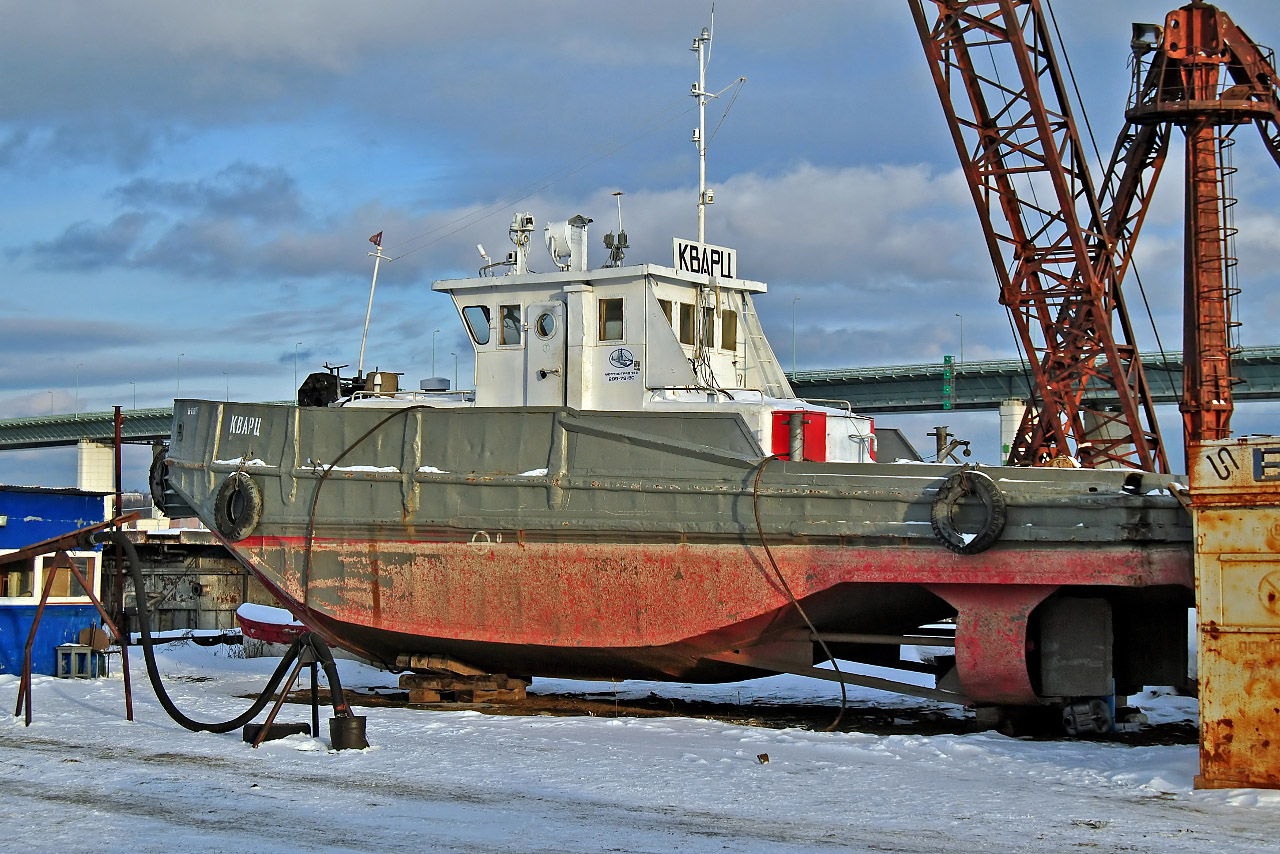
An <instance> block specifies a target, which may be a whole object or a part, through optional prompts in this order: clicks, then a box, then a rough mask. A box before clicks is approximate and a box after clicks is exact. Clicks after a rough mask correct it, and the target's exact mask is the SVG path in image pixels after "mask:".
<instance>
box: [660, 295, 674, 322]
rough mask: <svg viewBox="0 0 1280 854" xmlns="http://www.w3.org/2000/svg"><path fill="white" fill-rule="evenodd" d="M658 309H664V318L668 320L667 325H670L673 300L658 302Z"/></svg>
mask: <svg viewBox="0 0 1280 854" xmlns="http://www.w3.org/2000/svg"><path fill="white" fill-rule="evenodd" d="M658 308H660V309H662V314H663V316H664V317H666V318H667V323H670V322H671V300H669V299H660V300H658Z"/></svg>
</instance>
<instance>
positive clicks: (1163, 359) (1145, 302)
mask: <svg viewBox="0 0 1280 854" xmlns="http://www.w3.org/2000/svg"><path fill="white" fill-rule="evenodd" d="M1044 5H1045V8H1046V9H1048V10H1049V20H1050V21H1051V22H1052V23H1053V32H1054V35H1055V36H1056V37H1057V39H1058V45H1059V47H1061V48H1062V58H1063V59H1064V60H1065V61H1066V63H1067V76H1068V77H1070V78H1071V88H1072V89H1073V90H1075V93H1076V102H1077V103H1079V105H1080V115H1081V117H1083V118H1084V128H1085V131H1086V132H1087V133H1088V134H1089V144H1090V145H1092V146H1093V156H1094V157H1096V158H1097V162H1098V165H1099V166H1101V165H1102V152H1101V151H1100V150H1099V149H1098V140H1097V139H1096V138H1095V137H1094V134H1093V124H1092V123H1091V122H1090V121H1089V111H1088V110H1086V109H1085V106H1084V98H1083V97H1082V96H1081V94H1080V85H1079V83H1078V82H1077V81H1076V72H1075V69H1074V68H1072V66H1071V54H1069V53H1068V52H1067V45H1066V42H1065V41H1063V39H1062V30H1060V29H1059V28H1058V16H1057V15H1055V14H1054V13H1053V0H1044ZM1108 174H1110V173H1108ZM1104 177H1105V176H1104ZM1098 201H1099V205H1101V201H1102V200H1101V199H1099V200H1098ZM1098 213H1099V215H1101V214H1102V211H1101V210H1099V211H1098ZM1098 226H1099V229H1105V227H1106V226H1105V224H1104V223H1101V222H1099V223H1098ZM1107 249H1108V251H1110V247H1107ZM1129 266H1130V267H1132V268H1133V278H1134V280H1135V281H1136V282H1137V283H1138V293H1139V295H1141V297H1142V306H1143V308H1144V309H1145V310H1146V312H1147V322H1148V323H1150V324H1151V334H1152V335H1153V336H1155V339H1156V348H1157V349H1158V350H1159V351H1160V363H1161V365H1162V366H1163V367H1164V370H1165V373H1166V374H1167V375H1168V377H1169V384H1170V386H1171V387H1172V386H1173V367H1172V366H1171V365H1170V364H1169V356H1168V355H1167V354H1166V353H1165V350H1164V343H1163V342H1162V341H1161V340H1160V330H1159V328H1157V326H1156V318H1155V314H1154V313H1153V312H1152V310H1151V301H1150V300H1149V299H1148V298H1147V289H1146V287H1145V286H1143V284H1142V274H1141V273H1139V272H1138V262H1137V260H1136V259H1133V258H1130V260H1129ZM1184 370H1185V365H1184Z"/></svg>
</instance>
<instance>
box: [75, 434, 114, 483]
mask: <svg viewBox="0 0 1280 854" xmlns="http://www.w3.org/2000/svg"><path fill="white" fill-rule="evenodd" d="M76 487H77V488H78V489H87V490H89V491H90V492H108V493H111V494H115V491H116V454H115V448H114V447H113V446H111V445H105V444H103V443H101V442H94V441H92V440H90V439H81V440H80V441H79V442H78V443H77V444H76Z"/></svg>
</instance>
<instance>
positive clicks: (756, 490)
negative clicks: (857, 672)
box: [751, 454, 849, 732]
mask: <svg viewBox="0 0 1280 854" xmlns="http://www.w3.org/2000/svg"><path fill="white" fill-rule="evenodd" d="M776 459H778V455H777V454H774V455H772V456H768V457H765V458H764V459H763V460H761V461H760V467H759V468H758V469H756V477H755V482H754V484H752V487H751V508H752V510H753V511H754V512H755V516H756V534H757V536H759V537H760V545H762V546H764V553H765V555H766V556H768V558H769V566H771V567H772V568H773V574H774V575H775V576H777V578H778V583H779V584H780V585H782V589H783V590H784V591H785V592H786V594H787V597H788V598H789V599H790V600H791V604H792V605H794V606H795V609H796V611H798V612H799V613H800V616H801V617H802V618H804V622H805V625H807V626H808V627H809V631H810V632H811V633H812V634H813V637H815V638H816V639H817V641H818V644H819V645H820V646H821V647H822V651H823V652H824V653H826V656H827V660H828V661H830V662H831V668H832V669H833V670H835V672H836V675H838V676H843V675H844V674H843V673H842V672H841V670H840V665H839V664H837V663H836V657H835V655H833V654H832V652H831V649H830V647H828V646H827V642H826V641H825V640H823V639H822V635H820V634H819V633H818V629H817V627H816V626H814V624H813V621H812V620H810V619H809V615H808V614H807V613H805V610H804V608H803V607H802V606H801V605H800V600H799V599H797V598H796V595H795V594H794V593H792V592H791V585H790V584H788V583H787V579H786V578H785V577H784V576H783V574H782V571H781V570H780V569H778V562H777V561H776V560H774V559H773V550H772V549H770V548H769V541H768V540H767V539H765V536H764V526H763V525H761V524H760V476H761V475H763V474H764V470H765V467H766V466H768V465H769V463H771V462H773V461H774V460H776ZM766 577H767V576H766ZM848 707H849V690H848V688H847V687H846V686H845V684H844V680H843V679H841V680H840V712H839V714H837V715H836V719H835V720H834V721H832V722H831V725H830V726H828V727H827V728H826V729H824V730H823V732H831V731H832V730H834V729H835V728H836V727H838V726H840V721H842V720H844V713H845V710H846V709H847V708H848Z"/></svg>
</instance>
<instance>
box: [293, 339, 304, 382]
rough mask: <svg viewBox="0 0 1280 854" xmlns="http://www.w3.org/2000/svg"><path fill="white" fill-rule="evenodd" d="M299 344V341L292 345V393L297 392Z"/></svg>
mask: <svg viewBox="0 0 1280 854" xmlns="http://www.w3.org/2000/svg"><path fill="white" fill-rule="evenodd" d="M301 346H302V342H301V341H299V342H298V343H297V344H294V345H293V393H294V394H297V393H298V348H299V347H301Z"/></svg>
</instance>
